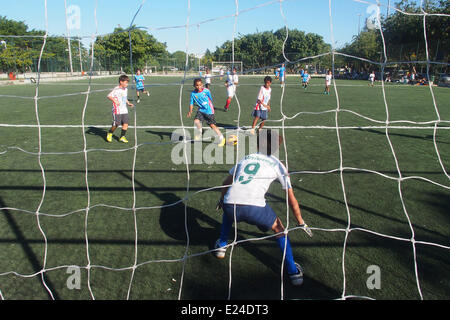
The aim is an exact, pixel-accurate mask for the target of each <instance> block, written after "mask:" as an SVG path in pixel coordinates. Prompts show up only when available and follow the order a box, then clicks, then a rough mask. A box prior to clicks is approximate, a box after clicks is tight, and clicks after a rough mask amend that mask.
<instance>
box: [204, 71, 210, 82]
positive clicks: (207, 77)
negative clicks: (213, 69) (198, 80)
mask: <svg viewBox="0 0 450 320" xmlns="http://www.w3.org/2000/svg"><path fill="white" fill-rule="evenodd" d="M205 83H208V84H211V74H210V73H207V74H205Z"/></svg>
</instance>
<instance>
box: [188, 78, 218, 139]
mask: <svg viewBox="0 0 450 320" xmlns="http://www.w3.org/2000/svg"><path fill="white" fill-rule="evenodd" d="M194 88H195V89H194V90H193V91H192V92H191V102H190V104H189V112H188V114H187V117H188V118H190V117H191V115H192V110H193V109H194V105H196V106H197V107H198V110H197V114H196V115H195V117H194V125H195V126H196V127H197V129H198V132H202V122H203V121H206V123H207V124H208V125H209V126H210V128H211V129H213V130H214V132H215V133H217V135H218V136H219V140H220V142H219V147H223V146H224V145H225V141H226V140H225V138H224V136H223V134H222V133H221V132H220V130H219V128H217V126H216V120H215V118H214V106H213V103H212V97H211V91H209V89H206V88H203V82H202V79H201V78H197V79H194ZM194 139H195V140H199V139H200V136H195V137H194Z"/></svg>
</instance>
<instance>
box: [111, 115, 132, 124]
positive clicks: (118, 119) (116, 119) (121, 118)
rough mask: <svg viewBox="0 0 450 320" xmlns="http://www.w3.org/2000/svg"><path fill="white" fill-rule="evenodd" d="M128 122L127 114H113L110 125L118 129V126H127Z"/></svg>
mask: <svg viewBox="0 0 450 320" xmlns="http://www.w3.org/2000/svg"><path fill="white" fill-rule="evenodd" d="M128 122H129V117H128V113H124V114H113V123H112V125H113V126H114V127H118V126H120V125H124V124H128Z"/></svg>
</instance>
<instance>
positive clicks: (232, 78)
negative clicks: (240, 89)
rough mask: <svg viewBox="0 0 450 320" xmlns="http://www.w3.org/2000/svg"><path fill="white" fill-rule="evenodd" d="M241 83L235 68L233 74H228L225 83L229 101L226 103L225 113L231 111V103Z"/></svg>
mask: <svg viewBox="0 0 450 320" xmlns="http://www.w3.org/2000/svg"><path fill="white" fill-rule="evenodd" d="M238 83H239V78H238V75H237V72H236V68H233V72H232V73H230V72H227V80H226V81H225V86H226V87H227V101H226V103H225V107H224V109H225V111H228V109H230V103H231V100H232V99H233V97H234V95H235V94H236V89H237V87H236V86H237V85H238Z"/></svg>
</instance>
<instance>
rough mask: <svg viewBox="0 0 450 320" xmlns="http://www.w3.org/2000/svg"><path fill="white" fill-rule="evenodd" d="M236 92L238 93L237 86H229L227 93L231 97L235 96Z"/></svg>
mask: <svg viewBox="0 0 450 320" xmlns="http://www.w3.org/2000/svg"><path fill="white" fill-rule="evenodd" d="M235 93H236V86H229V87H227V94H228V97H229V98H233V97H234V94H235Z"/></svg>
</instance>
